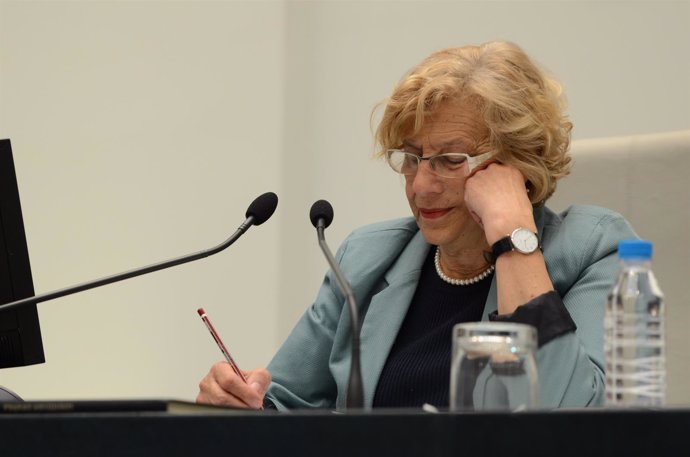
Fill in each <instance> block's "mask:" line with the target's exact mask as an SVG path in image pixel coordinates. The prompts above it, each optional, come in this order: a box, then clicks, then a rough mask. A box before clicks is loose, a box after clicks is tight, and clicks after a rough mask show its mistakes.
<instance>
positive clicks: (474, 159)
mask: <svg viewBox="0 0 690 457" xmlns="http://www.w3.org/2000/svg"><path fill="white" fill-rule="evenodd" d="M397 153H402V154H405V155H406V156H410V157H414V158H415V159H417V166H416V168H415V170H414V173H403V172H402V170H400V171H398V170H397V169H396V168H395V167H394V166H393V164H392V163H391V156H392V155H393V154H397ZM493 156H494V152H493V151H489V152H485V153H483V154H479V155H476V156H471V155H469V154H465V153H463V152H446V153H442V154H436V155H433V156H428V157H422V156H420V155H417V154H414V153H412V152H408V151H405V150H404V149H388V150H387V151H386V162H388V165H390V167H391V168H392V169H393V171H395V172H396V173H398V174H401V175H404V176H415V175H416V174H417V170H419V165H420V164H421V162H422V160H428V161H429V168H430V169H431V171H432V172H433V173H434V174H435V175H436V176H440V177H442V178H451V179H452V178H459V177H460V176H453V175H443V174H440V173H439V172H438V171H436V167H435V166H434V163H435V160H434V159H436V158H438V157H464V158H465V162H466V163H467V173H468V174H469V173H472V171H473V170H474V169H476V168H477V167H479V166H480V165H481V164H483V163H484V162H486V161H487V160H489V159H490V158H491V157H493Z"/></svg>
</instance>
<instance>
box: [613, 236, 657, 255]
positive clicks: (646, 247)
mask: <svg viewBox="0 0 690 457" xmlns="http://www.w3.org/2000/svg"><path fill="white" fill-rule="evenodd" d="M618 257H619V258H621V259H646V260H650V259H651V258H652V242H651V241H647V240H623V241H620V242H618Z"/></svg>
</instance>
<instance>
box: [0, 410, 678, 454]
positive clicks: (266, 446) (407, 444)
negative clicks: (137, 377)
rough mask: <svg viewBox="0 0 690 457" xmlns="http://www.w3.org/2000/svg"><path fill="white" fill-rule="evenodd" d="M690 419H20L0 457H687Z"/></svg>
mask: <svg viewBox="0 0 690 457" xmlns="http://www.w3.org/2000/svg"><path fill="white" fill-rule="evenodd" d="M689 438H690V410H687V409H677V410H676V409H669V410H664V411H605V410H586V411H570V412H568V411H556V412H533V413H518V414H489V413H484V414H446V413H441V414H429V413H422V412H416V411H376V412H370V413H348V414H335V413H331V412H326V411H319V412H293V413H277V412H230V413H228V414H211V415H175V414H165V413H70V414H21V415H5V416H2V417H0V455H2V457H9V456H14V455H21V456H30V455H40V456H50V455H92V456H111V455H126V456H158V455H161V456H163V455H164V456H170V455H194V456H204V455H208V456H215V455H227V456H240V455H243V456H251V457H256V456H269V455H270V456H300V457H301V456H386V455H394V456H396V457H401V456H434V457H436V456H451V455H452V456H477V455H480V453H481V455H485V456H493V455H503V456H506V457H508V456H510V457H513V456H521V455H529V456H541V455H544V456H547V455H548V456H559V457H565V456H588V457H589V456H593V455H602V456H603V455H606V456H612V455H646V456H650V457H651V456H653V457H656V456H660V455H674V456H677V455H689V454H690V446H689V445H688V444H687V443H688V439H689Z"/></svg>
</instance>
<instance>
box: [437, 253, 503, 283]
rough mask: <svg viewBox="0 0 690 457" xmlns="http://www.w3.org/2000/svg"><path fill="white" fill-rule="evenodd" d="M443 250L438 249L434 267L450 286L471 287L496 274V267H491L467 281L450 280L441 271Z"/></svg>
mask: <svg viewBox="0 0 690 457" xmlns="http://www.w3.org/2000/svg"><path fill="white" fill-rule="evenodd" d="M440 259H441V248H439V247H436V255H435V256H434V265H435V266H436V273H438V275H439V277H440V278H441V279H443V280H444V281H445V282H447V283H448V284H452V285H454V286H469V285H470V284H474V283H477V282H479V281H481V280H482V279H484V278H486V277H487V276H489V275H490V274H491V273H493V272H494V268H495V267H494V266H493V265H489V268H487V269H486V270H484V271H482V272H481V273H479V274H478V275H477V276H474V277H472V278H467V279H453V278H449V277H448V276H446V275H445V274H444V273H443V271H441V260H440Z"/></svg>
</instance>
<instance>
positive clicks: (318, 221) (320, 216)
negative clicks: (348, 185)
mask: <svg viewBox="0 0 690 457" xmlns="http://www.w3.org/2000/svg"><path fill="white" fill-rule="evenodd" d="M309 219H310V220H311V223H312V225H313V226H314V227H316V233H317V236H318V238H319V246H321V250H322V251H323V253H324V255H325V256H326V260H327V261H328V264H329V265H330V266H331V271H333V273H334V274H335V279H336V281H337V282H338V285H339V286H340V290H342V292H343V294H344V295H345V298H346V299H347V304H348V306H349V308H350V320H351V321H352V359H351V360H350V378H349V379H348V383H347V398H346V400H345V405H346V407H347V409H362V408H364V389H363V386H362V367H361V363H360V357H359V354H360V350H359V334H360V329H361V324H360V322H359V308H358V307H357V302H356V301H355V295H354V294H353V293H352V288H351V287H350V284H349V283H348V282H347V279H346V278H345V275H344V274H343V272H342V270H341V269H340V266H338V263H337V262H336V261H335V258H334V257H333V254H332V253H331V250H330V249H329V248H328V245H327V244H326V239H325V237H324V230H325V229H326V227H328V226H329V225H331V222H333V207H332V206H331V204H330V203H328V202H327V201H326V200H319V201H317V202H316V203H314V204H313V205H312V206H311V210H310V211H309Z"/></svg>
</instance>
